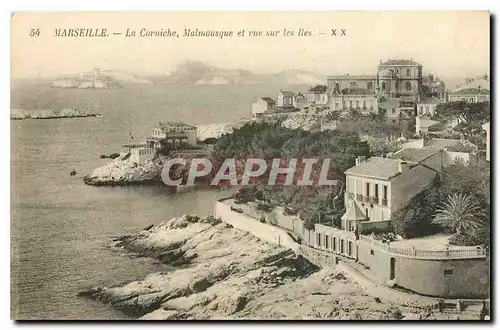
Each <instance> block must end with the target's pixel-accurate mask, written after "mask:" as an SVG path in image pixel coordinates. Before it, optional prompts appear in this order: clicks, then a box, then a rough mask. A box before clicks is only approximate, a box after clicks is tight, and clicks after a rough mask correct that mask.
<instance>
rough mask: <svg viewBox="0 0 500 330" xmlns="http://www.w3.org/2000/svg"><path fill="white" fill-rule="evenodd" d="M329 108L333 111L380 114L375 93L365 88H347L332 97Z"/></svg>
mask: <svg viewBox="0 0 500 330" xmlns="http://www.w3.org/2000/svg"><path fill="white" fill-rule="evenodd" d="M329 108H330V109H331V110H333V111H344V112H345V111H351V110H357V111H359V112H361V113H363V114H369V113H378V99H377V97H376V95H375V93H373V92H371V91H369V90H367V89H364V88H346V89H344V90H342V91H340V92H338V93H333V94H332V95H331V96H330V102H329Z"/></svg>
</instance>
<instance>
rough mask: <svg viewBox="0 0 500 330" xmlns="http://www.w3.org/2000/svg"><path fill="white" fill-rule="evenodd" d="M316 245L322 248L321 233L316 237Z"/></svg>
mask: <svg viewBox="0 0 500 330" xmlns="http://www.w3.org/2000/svg"><path fill="white" fill-rule="evenodd" d="M316 244H317V245H318V246H321V233H318V236H317V237H316Z"/></svg>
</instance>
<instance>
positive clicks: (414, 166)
mask: <svg viewBox="0 0 500 330" xmlns="http://www.w3.org/2000/svg"><path fill="white" fill-rule="evenodd" d="M345 174H346V193H345V206H346V213H345V214H344V216H343V217H342V229H344V230H348V231H355V230H356V228H357V227H358V224H359V222H370V223H372V222H375V223H376V222H384V224H383V226H387V225H388V223H387V221H388V220H390V219H391V215H392V213H393V212H395V211H397V210H399V209H401V208H402V207H404V206H405V205H406V204H407V203H408V202H409V201H410V199H411V198H412V197H413V196H415V195H417V194H418V193H419V192H421V191H422V190H424V189H426V188H427V187H429V186H430V185H431V184H432V182H433V180H434V178H435V177H436V174H437V171H435V170H433V169H431V168H428V167H426V166H422V165H420V164H419V163H417V162H407V161H403V160H400V159H389V158H382V157H371V158H369V159H368V160H364V159H363V158H362V157H358V159H357V160H356V166H354V167H351V168H350V169H348V170H347V171H346V172H345ZM361 215H363V218H361Z"/></svg>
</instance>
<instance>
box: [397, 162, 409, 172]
mask: <svg viewBox="0 0 500 330" xmlns="http://www.w3.org/2000/svg"><path fill="white" fill-rule="evenodd" d="M398 165H399V168H398V170H399V173H403V172H406V171H407V170H408V163H407V162H405V161H400V162H399V164H398Z"/></svg>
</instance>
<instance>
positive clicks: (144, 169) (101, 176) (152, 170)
mask: <svg viewBox="0 0 500 330" xmlns="http://www.w3.org/2000/svg"><path fill="white" fill-rule="evenodd" d="M125 157H126V155H121V156H120V157H118V158H116V159H114V160H112V161H111V162H109V163H107V164H106V165H104V166H101V167H99V168H97V169H95V170H93V171H92V172H91V173H89V174H87V175H86V176H84V177H83V182H85V184H88V185H92V186H125V185H134V184H144V183H151V184H153V183H158V184H159V183H161V170H162V167H163V161H164V159H163V158H156V159H152V160H149V161H147V162H145V163H142V164H136V163H135V162H132V161H130V160H128V159H124V158H125Z"/></svg>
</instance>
